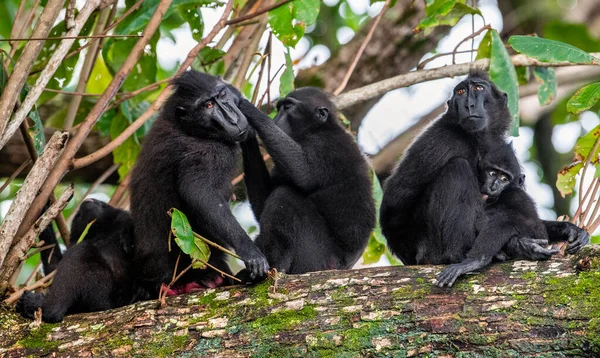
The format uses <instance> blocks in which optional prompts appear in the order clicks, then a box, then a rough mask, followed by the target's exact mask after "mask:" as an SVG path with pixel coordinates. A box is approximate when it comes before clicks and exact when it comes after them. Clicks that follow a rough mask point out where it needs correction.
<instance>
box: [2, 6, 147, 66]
mask: <svg viewBox="0 0 600 358" xmlns="http://www.w3.org/2000/svg"><path fill="white" fill-rule="evenodd" d="M100 1H102V0H98V2H100ZM111 37H114V38H122V37H135V38H138V37H140V35H102V34H97V35H86V36H58V37H23V38H16V39H0V42H2V41H62V40H80V39H104V38H111ZM65 56H66V55H65Z"/></svg>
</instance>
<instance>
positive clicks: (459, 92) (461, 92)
mask: <svg viewBox="0 0 600 358" xmlns="http://www.w3.org/2000/svg"><path fill="white" fill-rule="evenodd" d="M465 92H466V91H465V89H464V88H461V89H459V90H458V91H456V93H458V94H460V95H463V94H465Z"/></svg>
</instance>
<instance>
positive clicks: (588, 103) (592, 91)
mask: <svg viewBox="0 0 600 358" xmlns="http://www.w3.org/2000/svg"><path fill="white" fill-rule="evenodd" d="M599 99H600V82H596V83H592V84H589V85H587V86H585V87H583V88H581V89H579V90H578V91H577V92H575V94H574V95H573V97H571V99H569V102H567V110H568V111H569V112H570V113H573V114H579V113H581V112H583V111H586V110H588V109H590V108H592V106H594V105H595V104H596V102H598V100H599Z"/></svg>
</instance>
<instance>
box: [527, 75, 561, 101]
mask: <svg viewBox="0 0 600 358" xmlns="http://www.w3.org/2000/svg"><path fill="white" fill-rule="evenodd" d="M533 76H534V77H535V79H536V80H537V81H538V82H540V83H541V84H542V85H541V86H540V88H539V89H538V100H539V101H540V104H541V105H546V104H550V102H552V101H553V100H554V99H555V98H556V85H557V83H556V74H555V73H554V69H553V68H546V67H535V68H534V69H533Z"/></svg>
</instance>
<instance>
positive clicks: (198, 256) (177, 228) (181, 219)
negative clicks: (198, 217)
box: [170, 208, 210, 269]
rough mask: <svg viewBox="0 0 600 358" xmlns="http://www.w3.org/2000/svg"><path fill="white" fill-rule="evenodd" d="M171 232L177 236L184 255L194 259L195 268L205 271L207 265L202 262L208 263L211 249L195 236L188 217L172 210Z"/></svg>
mask: <svg viewBox="0 0 600 358" xmlns="http://www.w3.org/2000/svg"><path fill="white" fill-rule="evenodd" d="M170 213H171V232H172V233H173V235H174V236H175V243H176V244H177V246H179V248H180V249H181V251H183V253H185V254H187V255H189V256H190V257H191V258H192V263H193V266H192V267H193V268H195V269H205V268H206V265H205V264H204V263H203V262H202V261H204V262H207V261H208V259H209V258H210V248H209V247H208V245H207V244H206V243H205V242H204V241H202V239H201V238H198V237H196V236H195V235H194V232H193V231H192V225H190V222H189V220H188V218H187V216H186V215H185V214H184V213H183V212H181V211H179V210H177V209H176V208H171V210H170Z"/></svg>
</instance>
